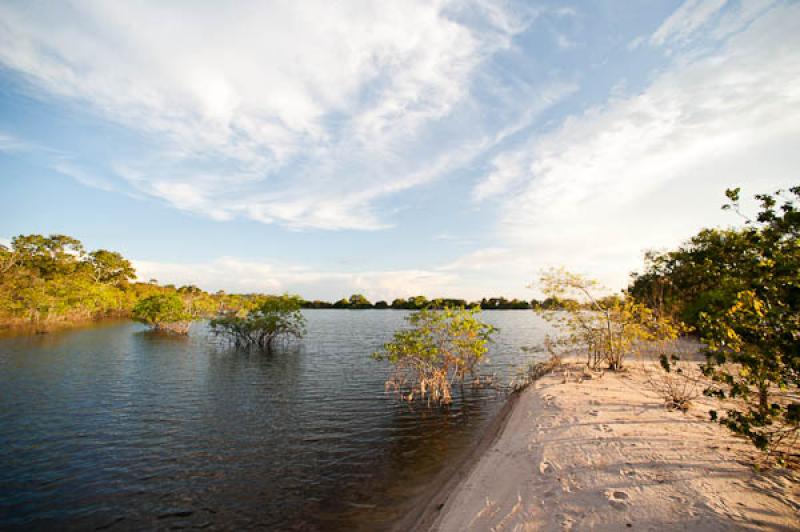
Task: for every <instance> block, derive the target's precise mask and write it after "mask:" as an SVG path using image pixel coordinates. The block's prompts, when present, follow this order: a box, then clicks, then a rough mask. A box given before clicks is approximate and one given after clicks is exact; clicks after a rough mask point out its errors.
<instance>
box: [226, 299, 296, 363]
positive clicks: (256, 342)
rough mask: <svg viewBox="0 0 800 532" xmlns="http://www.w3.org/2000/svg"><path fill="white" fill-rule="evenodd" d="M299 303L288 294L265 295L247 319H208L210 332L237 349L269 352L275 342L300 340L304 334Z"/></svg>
mask: <svg viewBox="0 0 800 532" xmlns="http://www.w3.org/2000/svg"><path fill="white" fill-rule="evenodd" d="M302 303H303V300H302V299H301V298H300V297H298V296H293V295H289V294H284V295H282V296H267V297H266V298H265V299H264V300H263V301H262V302H261V304H260V305H259V306H258V308H257V309H255V310H253V311H251V312H249V313H248V314H247V315H246V316H243V317H242V316H225V317H221V318H216V319H213V320H211V323H210V326H211V330H212V332H213V333H214V334H216V335H218V336H221V337H223V338H226V339H227V340H228V341H230V342H231V343H232V344H234V345H235V346H236V347H248V348H249V347H258V348H259V349H263V350H265V351H271V350H272V349H273V347H274V343H275V341H276V340H277V339H287V338H302V337H303V336H304V335H305V318H304V317H303V314H302V312H301V310H300V309H301V306H302Z"/></svg>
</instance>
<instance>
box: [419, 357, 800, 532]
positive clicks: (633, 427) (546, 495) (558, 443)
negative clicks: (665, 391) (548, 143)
mask: <svg viewBox="0 0 800 532" xmlns="http://www.w3.org/2000/svg"><path fill="white" fill-rule="evenodd" d="M646 369H647V368H646V367H644V366H641V365H639V366H637V365H635V364H634V365H632V366H631V367H630V369H629V371H627V372H625V373H619V374H615V373H608V372H607V373H605V374H604V375H603V376H602V377H599V378H597V377H596V378H593V379H590V380H584V381H583V382H581V383H578V382H577V381H576V379H574V378H566V379H565V375H564V373H563V372H557V373H554V374H550V375H547V376H545V377H543V378H542V379H541V380H539V381H537V382H536V383H535V384H534V385H533V386H531V387H530V388H529V389H528V390H526V391H525V392H523V393H522V395H521V396H520V397H519V398H518V400H517V401H516V404H515V406H514V408H513V411H512V412H511V413H510V416H509V417H508V419H507V421H506V423H505V425H504V427H503V428H502V431H501V433H500V434H499V436H498V437H497V438H496V439H494V440H493V441H492V442H491V443H490V445H488V446H487V447H488V448H487V449H486V450H485V451H484V453H483V454H482V455H481V457H480V459H479V460H478V461H477V463H476V464H475V465H474V467H472V468H471V469H468V470H467V471H465V472H464V473H463V474H462V476H461V480H460V482H459V483H458V485H457V486H455V487H454V488H453V490H452V491H450V492H449V495H448V496H447V497H446V498H444V497H443V499H444V500H443V501H442V502H441V503H437V504H436V508H434V511H433V514H434V516H433V517H431V518H430V519H429V520H428V521H432V527H431V529H432V530H438V531H445V532H450V531H465V530H570V529H573V530H625V529H638V530H799V529H800V517H799V516H800V474H798V472H796V471H789V470H786V469H773V470H770V471H767V472H761V473H759V472H756V471H755V470H754V468H753V467H752V465H751V464H752V463H753V459H754V457H756V455H757V453H756V451H754V449H753V447H752V446H750V445H749V443H747V442H746V441H744V440H743V439H740V438H737V437H735V436H734V435H732V434H731V433H730V432H729V431H728V430H727V429H725V428H724V427H721V426H719V425H716V424H713V423H711V422H709V421H708V410H709V408H712V407H713V406H714V403H713V400H711V399H706V398H703V397H701V398H700V399H698V400H697V401H695V403H694V405H693V408H692V409H690V410H689V412H688V413H686V414H684V413H681V412H677V411H669V410H667V409H665V408H664V406H663V400H662V399H661V398H660V397H659V396H658V395H657V394H656V393H654V392H652V391H651V390H650V389H649V388H648V386H647V384H646ZM565 381H566V382H565ZM425 525H426V526H425V527H424V528H427V525H428V523H425Z"/></svg>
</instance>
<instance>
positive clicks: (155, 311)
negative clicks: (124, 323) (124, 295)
mask: <svg viewBox="0 0 800 532" xmlns="http://www.w3.org/2000/svg"><path fill="white" fill-rule="evenodd" d="M133 318H134V319H135V320H137V321H141V322H142V323H146V324H148V325H150V326H152V327H153V328H154V329H156V330H161V331H168V332H174V333H178V334H188V333H189V323H190V322H191V320H192V319H193V316H192V314H191V313H190V312H189V310H188V309H187V308H186V305H185V304H184V302H183V300H182V299H181V298H180V296H178V295H177V294H174V293H172V294H158V295H153V296H149V297H145V298H144V299H142V300H140V301H139V302H138V303H136V306H134V307H133Z"/></svg>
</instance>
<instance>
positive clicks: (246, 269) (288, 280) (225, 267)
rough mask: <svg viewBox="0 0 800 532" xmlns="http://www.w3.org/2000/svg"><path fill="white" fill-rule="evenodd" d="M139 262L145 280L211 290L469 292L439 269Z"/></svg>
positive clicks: (330, 294)
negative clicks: (328, 268)
mask: <svg viewBox="0 0 800 532" xmlns="http://www.w3.org/2000/svg"><path fill="white" fill-rule="evenodd" d="M133 264H134V267H135V268H136V271H137V274H138V277H139V279H140V280H149V279H151V278H154V279H157V280H158V281H159V282H160V283H163V284H174V285H176V286H180V285H184V284H195V285H197V286H200V287H202V288H204V289H206V290H211V291H216V290H220V289H222V290H226V291H228V292H239V293H241V292H264V293H280V292H285V291H289V292H292V293H299V294H300V295H303V296H305V297H309V298H311V297H315V298H325V299H327V300H336V299H339V298H342V297H347V296H349V295H350V294H354V293H361V294H364V295H365V296H366V297H368V298H369V299H371V300H373V301H377V300H380V299H390V298H395V297H410V296H414V295H420V294H424V295H427V296H431V295H432V294H438V295H440V296H446V295H449V294H461V293H462V292H464V291H465V289H464V287H463V286H462V285H461V283H459V282H458V276H457V275H456V274H454V273H451V272H442V271H434V270H430V271H428V270H389V271H367V272H341V271H313V270H309V269H306V268H298V267H294V266H291V265H274V264H271V263H269V262H256V261H245V260H240V259H237V258H232V257H223V258H220V259H217V260H215V261H211V262H206V263H194V264H178V263H160V262H152V261H139V260H134V261H133ZM466 291H467V292H470V291H469V290H468V289H467V290H466Z"/></svg>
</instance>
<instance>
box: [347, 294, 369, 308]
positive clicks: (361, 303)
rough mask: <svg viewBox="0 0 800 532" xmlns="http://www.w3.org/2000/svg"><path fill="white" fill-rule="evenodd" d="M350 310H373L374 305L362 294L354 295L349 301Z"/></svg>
mask: <svg viewBox="0 0 800 532" xmlns="http://www.w3.org/2000/svg"><path fill="white" fill-rule="evenodd" d="M349 308H354V309H365V308H372V303H370V302H369V300H368V299H367V298H366V297H364V296H362V295H361V294H353V295H352V296H350V299H349Z"/></svg>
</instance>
